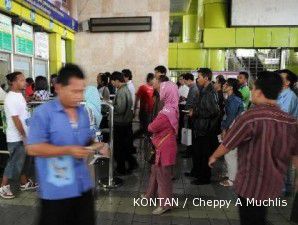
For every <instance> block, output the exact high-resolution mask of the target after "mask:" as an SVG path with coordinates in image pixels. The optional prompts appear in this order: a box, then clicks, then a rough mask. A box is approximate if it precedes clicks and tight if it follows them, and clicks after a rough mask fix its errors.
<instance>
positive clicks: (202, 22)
mask: <svg viewBox="0 0 298 225" xmlns="http://www.w3.org/2000/svg"><path fill="white" fill-rule="evenodd" d="M192 1H197V7H198V9H197V14H196V15H197V23H196V24H195V23H192V26H196V32H197V34H198V33H199V32H201V34H202V36H203V37H202V43H201V44H198V43H197V42H198V41H197V39H196V41H193V43H188V44H193V45H192V47H191V48H189V47H188V48H185V47H184V45H183V43H170V46H169V67H170V68H171V69H195V68H197V67H200V66H202V65H204V66H210V67H211V69H213V70H219V69H222V68H223V69H224V66H225V60H224V57H225V56H224V51H223V50H224V49H228V48H298V28H296V27H245V28H241V27H232V28H229V27H228V6H227V0H192ZM192 14H194V12H193V11H192ZM185 15H187V13H184V14H183V18H184V17H185ZM188 16H189V15H188ZM189 25H190V23H186V24H185V23H183V26H187V29H188V30H192V31H193V29H190V28H189ZM183 30H184V28H183ZM173 46H176V47H173ZM188 46H191V45H188ZM291 68H296V66H294V65H293V64H292V66H291ZM297 72H298V70H297Z"/></svg>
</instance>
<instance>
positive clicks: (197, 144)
mask: <svg viewBox="0 0 298 225" xmlns="http://www.w3.org/2000/svg"><path fill="white" fill-rule="evenodd" d="M193 137H194V138H193V145H192V163H193V169H192V171H191V172H192V174H193V176H194V177H196V178H197V179H198V180H200V181H202V182H209V181H210V178H211V168H210V167H209V166H208V160H209V157H210V156H211V155H212V154H213V152H214V150H215V145H214V142H215V141H216V139H217V136H216V134H214V135H213V134H211V135H208V136H197V137H195V136H194V135H193Z"/></svg>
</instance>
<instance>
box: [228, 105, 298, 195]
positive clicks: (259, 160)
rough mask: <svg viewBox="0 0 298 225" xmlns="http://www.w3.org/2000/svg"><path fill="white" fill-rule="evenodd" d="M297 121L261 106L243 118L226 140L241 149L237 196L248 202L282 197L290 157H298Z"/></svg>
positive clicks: (232, 128)
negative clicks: (251, 199) (247, 199)
mask: <svg viewBox="0 0 298 225" xmlns="http://www.w3.org/2000/svg"><path fill="white" fill-rule="evenodd" d="M297 137H298V123H297V120H296V119H295V118H293V117H291V116H290V115H288V114H287V113H285V112H283V111H281V110H280V109H279V107H278V106H269V105H257V106H255V107H253V108H252V109H250V110H248V111H247V112H245V113H244V114H242V115H241V116H239V117H238V118H237V119H236V121H235V123H234V124H233V125H232V127H231V129H230V130H229V131H228V133H227V135H226V137H225V138H224V140H223V145H224V146H225V147H226V148H227V149H229V150H231V149H234V148H236V147H238V172H237V175H236V179H235V182H234V188H235V192H236V193H237V194H238V195H240V196H241V197H244V198H255V199H257V200H265V199H268V198H276V197H279V196H280V194H281V192H282V188H283V186H284V177H285V174H286V171H287V168H288V164H289V161H290V157H291V156H292V155H298V147H297V146H298V139H297Z"/></svg>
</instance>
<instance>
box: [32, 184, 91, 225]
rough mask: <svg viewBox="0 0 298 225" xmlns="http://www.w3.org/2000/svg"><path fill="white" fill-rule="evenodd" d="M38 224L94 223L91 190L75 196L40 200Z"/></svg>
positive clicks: (68, 224)
mask: <svg viewBox="0 0 298 225" xmlns="http://www.w3.org/2000/svg"><path fill="white" fill-rule="evenodd" d="M40 206H41V207H40V214H39V218H38V225H54V224H55V225H95V211H94V210H95V209H94V198H93V194H92V191H91V190H90V191H88V192H85V193H83V195H82V196H80V197H77V198H68V199H62V200H44V199H41V200H40Z"/></svg>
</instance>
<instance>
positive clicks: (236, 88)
mask: <svg viewBox="0 0 298 225" xmlns="http://www.w3.org/2000/svg"><path fill="white" fill-rule="evenodd" d="M227 85H228V86H230V87H232V89H233V93H234V95H236V96H237V97H239V98H241V99H243V96H242V94H241V92H240V91H239V81H238V80H237V79H235V78H228V79H227Z"/></svg>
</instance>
